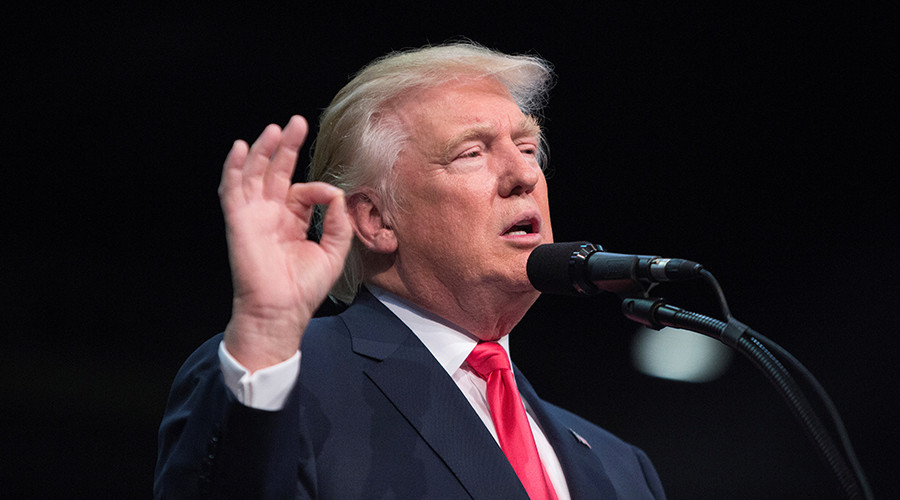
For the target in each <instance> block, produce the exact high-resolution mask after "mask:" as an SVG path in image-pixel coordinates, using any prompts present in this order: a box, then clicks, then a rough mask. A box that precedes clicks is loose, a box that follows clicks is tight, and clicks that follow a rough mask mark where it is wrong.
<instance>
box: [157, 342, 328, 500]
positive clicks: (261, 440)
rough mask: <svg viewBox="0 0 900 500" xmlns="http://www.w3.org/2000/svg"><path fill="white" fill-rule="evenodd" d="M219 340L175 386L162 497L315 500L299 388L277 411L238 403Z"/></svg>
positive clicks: (162, 458)
mask: <svg viewBox="0 0 900 500" xmlns="http://www.w3.org/2000/svg"><path fill="white" fill-rule="evenodd" d="M221 339H222V335H221V334H220V335H217V336H215V337H213V338H212V339H210V340H209V341H207V342H206V343H204V344H203V345H202V346H201V347H200V348H199V349H197V351H195V352H194V353H193V354H192V355H191V356H190V357H189V358H188V360H187V361H186V362H185V364H184V366H182V367H181V369H180V370H179V372H178V374H177V375H176V377H175V381H174V382H173V384H172V390H171V392H170V394H169V400H168V403H167V405H166V411H165V414H164V415H163V419H162V423H161V424H160V429H159V453H158V457H157V464H156V474H155V479H154V485H153V490H154V497H155V498H165V499H170V498H312V497H314V496H315V492H314V491H313V484H312V481H309V480H307V479H306V478H310V477H312V474H311V472H310V467H311V464H312V461H311V460H309V457H310V456H311V453H308V452H304V449H306V448H304V445H303V437H302V434H303V433H302V432H301V428H300V418H299V403H298V393H299V384H296V387H295V388H294V390H292V391H291V394H290V395H289V396H288V399H287V401H286V403H285V405H284V408H283V409H281V410H278V411H266V410H258V409H253V408H249V407H246V406H244V405H242V404H241V403H239V402H238V401H237V400H236V398H235V397H234V395H233V394H232V393H231V391H229V390H228V388H227V387H226V386H225V383H224V380H223V377H222V371H221V369H220V366H219V359H218V345H219V342H220V341H221Z"/></svg>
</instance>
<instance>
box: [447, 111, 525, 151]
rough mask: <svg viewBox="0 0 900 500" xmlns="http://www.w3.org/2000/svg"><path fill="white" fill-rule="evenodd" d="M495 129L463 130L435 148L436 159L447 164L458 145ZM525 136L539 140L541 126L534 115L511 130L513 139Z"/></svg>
mask: <svg viewBox="0 0 900 500" xmlns="http://www.w3.org/2000/svg"><path fill="white" fill-rule="evenodd" d="M495 129H496V127H494V125H491V124H479V125H475V126H472V127H470V128H467V129H465V130H463V131H462V132H460V133H459V134H456V135H455V136H453V137H451V138H450V139H449V140H447V141H446V142H444V144H443V145H442V146H439V147H438V148H436V152H437V153H438V158H440V159H441V161H442V162H449V161H450V160H451V159H452V156H453V154H454V149H456V148H457V147H458V146H459V145H460V144H462V143H464V142H466V141H469V140H472V139H475V138H478V137H482V136H485V135H490V134H492V133H493V132H494V130H495ZM526 136H534V137H535V138H537V139H540V137H541V126H540V125H538V121H537V118H535V117H534V115H525V116H523V117H522V119H521V120H519V123H517V124H516V125H515V126H514V127H513V128H512V137H513V138H518V137H526Z"/></svg>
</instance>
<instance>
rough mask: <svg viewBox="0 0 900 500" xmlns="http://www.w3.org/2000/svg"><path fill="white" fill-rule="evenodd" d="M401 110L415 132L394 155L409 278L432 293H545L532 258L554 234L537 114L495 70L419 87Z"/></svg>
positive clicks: (400, 258) (402, 254)
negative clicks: (531, 275) (528, 268)
mask: <svg viewBox="0 0 900 500" xmlns="http://www.w3.org/2000/svg"><path fill="white" fill-rule="evenodd" d="M395 111H396V113H397V116H398V117H399V118H400V119H401V121H402V122H403V125H404V126H405V127H406V130H407V131H410V135H411V138H410V141H409V142H408V143H407V145H406V146H405V147H404V149H403V151H402V152H401V153H400V156H399V158H398V160H397V163H396V164H395V173H396V181H397V185H396V191H397V194H398V199H399V203H398V205H399V208H398V209H397V210H395V211H394V213H393V220H392V222H393V224H394V230H395V234H396V236H397V240H398V250H397V255H396V258H397V260H396V265H397V270H398V272H399V273H400V275H401V278H402V279H403V280H404V281H405V282H407V283H414V284H415V285H414V287H413V288H415V289H417V290H418V292H420V293H421V292H424V293H427V294H429V295H430V296H432V297H433V296H435V292H437V293H438V294H444V295H446V292H450V295H449V296H450V297H453V298H456V299H457V300H462V298H463V297H485V296H490V295H496V296H498V297H502V296H503V294H499V293H498V292H504V293H526V294H533V296H534V298H536V297H537V292H536V291H535V290H534V289H533V288H532V287H531V285H530V284H529V282H528V279H527V275H526V272H525V265H526V262H527V260H528V256H529V254H530V253H531V250H532V249H534V248H535V247H536V246H538V245H540V244H542V243H550V242H552V241H553V234H552V230H551V226H550V211H549V207H548V201H547V184H546V180H545V179H544V175H543V172H542V171H541V168H540V165H539V164H538V161H537V156H536V155H537V150H538V136H539V134H540V130H539V128H538V126H537V123H536V122H535V121H534V120H533V119H532V118H531V117H528V116H525V115H523V114H522V112H521V111H520V110H519V108H518V106H517V105H516V104H515V102H514V101H513V100H512V97H511V96H510V94H509V92H508V91H507V90H506V88H505V87H504V86H503V85H501V84H500V83H499V82H497V81H496V80H493V79H489V78H481V79H470V80H463V81H460V82H455V83H452V84H447V85H443V86H440V87H437V88H433V89H428V90H424V91H421V92H417V93H415V94H413V95H411V96H408V97H407V98H405V99H403V100H402V101H401V102H400V103H399V104H398V105H397V107H396V108H395ZM534 298H532V299H531V300H534Z"/></svg>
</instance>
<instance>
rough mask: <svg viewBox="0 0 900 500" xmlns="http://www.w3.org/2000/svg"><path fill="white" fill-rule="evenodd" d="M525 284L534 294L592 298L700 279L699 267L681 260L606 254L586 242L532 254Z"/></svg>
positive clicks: (540, 248) (553, 245)
mask: <svg viewBox="0 0 900 500" xmlns="http://www.w3.org/2000/svg"><path fill="white" fill-rule="evenodd" d="M526 270H527V272H528V280H529V281H531V285H532V286H533V287H534V288H536V289H537V290H538V291H541V292H544V293H552V294H560V295H596V294H598V293H600V292H616V293H619V292H630V291H634V290H637V289H643V287H642V286H641V282H646V283H659V282H662V281H678V280H686V279H693V278H697V277H699V276H700V271H702V270H703V266H701V265H700V264H698V263H696V262H692V261H690V260H684V259H664V258H662V257H658V256H653V255H628V254H620V253H609V252H606V251H604V250H603V247H601V246H599V245H594V244H592V243H588V242H586V241H576V242H567V243H548V244H545V245H540V246H538V247H537V248H535V249H534V250H532V252H531V255H529V256H528V264H527V266H526Z"/></svg>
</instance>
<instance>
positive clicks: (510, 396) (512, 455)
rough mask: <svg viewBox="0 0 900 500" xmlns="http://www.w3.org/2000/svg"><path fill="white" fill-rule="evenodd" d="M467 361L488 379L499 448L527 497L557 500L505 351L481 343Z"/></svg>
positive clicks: (486, 343)
mask: <svg viewBox="0 0 900 500" xmlns="http://www.w3.org/2000/svg"><path fill="white" fill-rule="evenodd" d="M466 361H468V363H469V366H470V367H471V368H472V369H473V370H474V371H475V373H477V374H478V376H480V377H481V378H483V379H485V380H486V381H487V401H488V405H489V406H490V409H491V420H493V421H494V427H495V428H496V429H497V438H498V439H499V440H500V448H502V449H503V453H504V454H505V455H506V458H507V459H509V463H510V464H511V465H512V466H513V469H514V470H515V471H516V474H517V475H518V476H519V480H520V481H522V485H524V486H525V491H527V492H528V496H529V497H530V498H531V499H532V500H537V499H553V500H556V491H555V490H554V489H553V484H552V483H551V482H550V478H549V477H547V471H545V470H544V466H543V464H541V458H540V456H539V455H538V451H537V446H536V445H535V444H534V436H532V435H531V426H530V425H529V424H528V417H527V416H526V415H525V407H524V406H522V400H521V399H520V398H519V391H518V390H517V389H516V383H515V380H514V379H513V373H512V370H511V369H510V367H509V358H508V357H507V355H506V351H504V350H503V347H501V346H500V344H497V343H496V342H481V343H479V344H478V345H476V346H475V349H474V350H473V351H472V353H471V354H469V357H468V358H467V359H466Z"/></svg>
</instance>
